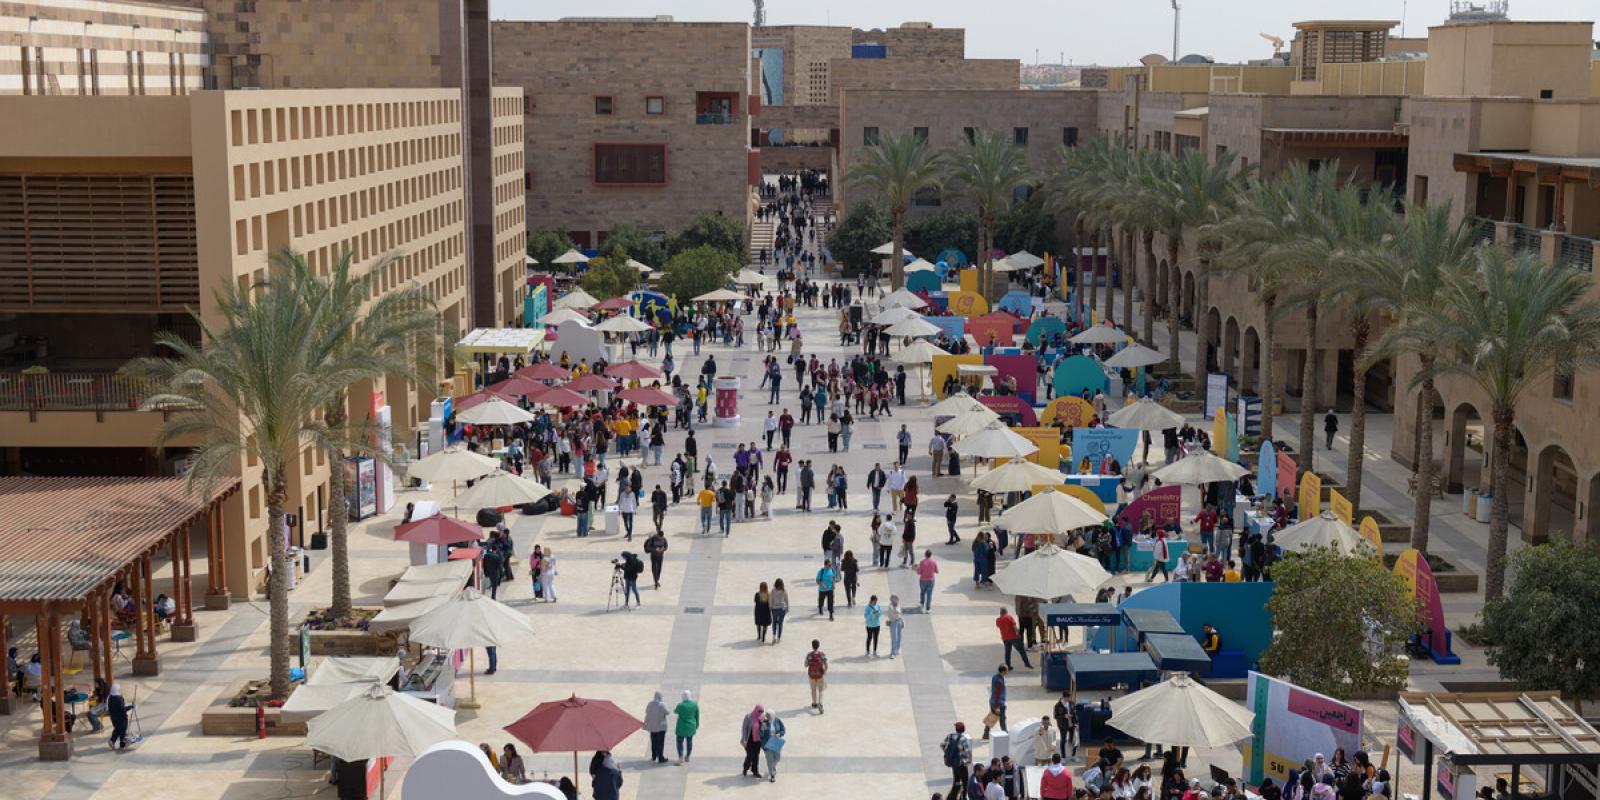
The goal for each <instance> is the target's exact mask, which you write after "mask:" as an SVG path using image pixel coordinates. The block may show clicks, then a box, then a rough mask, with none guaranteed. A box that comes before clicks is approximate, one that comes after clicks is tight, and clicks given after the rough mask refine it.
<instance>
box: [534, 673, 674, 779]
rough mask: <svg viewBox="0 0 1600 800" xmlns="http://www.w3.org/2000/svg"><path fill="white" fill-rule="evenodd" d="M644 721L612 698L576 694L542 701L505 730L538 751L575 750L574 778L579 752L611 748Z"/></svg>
mask: <svg viewBox="0 0 1600 800" xmlns="http://www.w3.org/2000/svg"><path fill="white" fill-rule="evenodd" d="M642 727H644V723H643V722H641V721H639V720H638V719H636V718H634V716H633V715H632V714H629V713H628V712H626V711H623V710H622V709H620V708H617V706H616V704H615V703H612V702H611V701H610V700H589V699H587V698H583V697H579V696H577V695H573V696H572V697H570V698H568V699H566V700H554V701H551V702H548V703H540V704H539V705H538V706H537V707H536V708H534V709H533V710H532V711H529V712H528V713H527V714H525V715H523V717H522V719H519V720H517V721H516V722H513V723H511V724H510V725H507V726H506V727H505V731H506V732H507V733H509V734H511V735H512V736H515V737H517V738H518V739H521V740H522V743H523V744H526V745H527V746H528V749H530V750H532V751H533V752H535V753H566V752H569V751H570V752H571V753H572V771H573V773H574V774H573V782H574V783H576V782H577V780H578V776H577V772H578V753H579V751H583V752H588V751H591V750H611V749H613V748H615V747H616V746H617V745H618V744H620V743H621V742H622V740H623V739H626V738H628V737H629V736H632V735H633V732H634V731H637V730H639V729H640V728H642Z"/></svg>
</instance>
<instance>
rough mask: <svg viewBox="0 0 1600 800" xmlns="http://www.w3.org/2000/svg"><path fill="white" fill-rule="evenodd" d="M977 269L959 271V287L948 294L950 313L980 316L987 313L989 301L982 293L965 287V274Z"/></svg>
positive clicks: (960, 315) (962, 315) (961, 315)
mask: <svg viewBox="0 0 1600 800" xmlns="http://www.w3.org/2000/svg"><path fill="white" fill-rule="evenodd" d="M972 272H977V270H971V269H968V270H962V271H961V287H962V288H961V289H959V290H957V291H954V292H951V293H950V294H949V302H950V306H949V307H950V313H952V314H955V315H956V316H958V317H981V316H983V315H984V314H987V313H989V301H987V300H984V299H983V295H980V294H978V293H977V292H976V291H972V290H969V289H967V288H966V285H967V274H968V273H972Z"/></svg>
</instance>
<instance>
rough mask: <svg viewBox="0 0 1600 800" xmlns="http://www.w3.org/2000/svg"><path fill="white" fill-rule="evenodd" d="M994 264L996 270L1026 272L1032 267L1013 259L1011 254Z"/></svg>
mask: <svg viewBox="0 0 1600 800" xmlns="http://www.w3.org/2000/svg"><path fill="white" fill-rule="evenodd" d="M993 266H994V271H995V272H1026V271H1027V270H1030V269H1032V267H1025V266H1023V265H1021V264H1018V263H1017V262H1015V261H1012V260H1011V257H1010V256H1007V257H1005V258H1002V259H999V260H998V261H995V262H994V265H993Z"/></svg>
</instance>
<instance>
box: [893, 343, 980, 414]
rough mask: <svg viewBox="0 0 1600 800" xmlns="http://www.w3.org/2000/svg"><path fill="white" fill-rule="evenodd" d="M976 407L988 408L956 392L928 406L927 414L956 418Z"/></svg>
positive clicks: (970, 397) (964, 393) (964, 394)
mask: <svg viewBox="0 0 1600 800" xmlns="http://www.w3.org/2000/svg"><path fill="white" fill-rule="evenodd" d="M908 349H909V348H908ZM978 407H983V408H987V407H988V406H984V405H983V404H982V403H980V402H978V401H977V400H974V399H973V397H972V395H970V394H967V393H966V392H956V393H955V394H952V395H950V396H949V397H946V398H945V399H943V400H940V401H939V402H937V403H934V404H933V405H932V406H929V407H928V413H929V414H932V415H933V416H935V417H943V416H956V415H958V414H961V413H963V412H966V411H971V410H972V409H974V408H978Z"/></svg>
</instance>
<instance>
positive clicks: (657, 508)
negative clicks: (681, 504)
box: [650, 483, 667, 533]
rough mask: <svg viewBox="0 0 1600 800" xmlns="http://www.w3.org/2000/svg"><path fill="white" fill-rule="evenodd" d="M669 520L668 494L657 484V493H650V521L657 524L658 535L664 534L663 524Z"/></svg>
mask: <svg viewBox="0 0 1600 800" xmlns="http://www.w3.org/2000/svg"><path fill="white" fill-rule="evenodd" d="M666 519H667V493H666V491H665V490H663V489H662V488H661V484H659V483H658V484H656V488H655V491H653V492H651V493H650V521H651V522H653V523H655V526H656V533H661V532H662V527H661V523H663V522H665V521H666Z"/></svg>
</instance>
